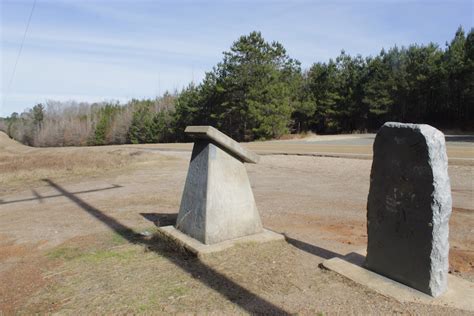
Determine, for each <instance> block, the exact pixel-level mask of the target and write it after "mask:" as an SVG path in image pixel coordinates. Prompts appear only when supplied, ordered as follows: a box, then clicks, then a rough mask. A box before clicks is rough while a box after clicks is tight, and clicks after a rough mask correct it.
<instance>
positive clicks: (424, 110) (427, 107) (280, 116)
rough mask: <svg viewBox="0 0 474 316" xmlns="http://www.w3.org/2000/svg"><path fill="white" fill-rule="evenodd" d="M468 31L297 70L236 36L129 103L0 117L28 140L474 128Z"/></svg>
mask: <svg viewBox="0 0 474 316" xmlns="http://www.w3.org/2000/svg"><path fill="white" fill-rule="evenodd" d="M473 85H474V29H471V30H470V31H469V33H468V34H467V35H466V34H465V32H464V30H463V29H462V28H459V29H458V30H457V32H456V33H455V36H454V38H453V39H452V40H451V41H450V42H449V43H446V47H445V48H440V47H438V45H436V44H433V43H430V44H428V45H417V44H414V45H410V46H408V47H400V48H399V47H397V46H395V47H392V48H390V49H388V50H385V49H382V50H381V52H380V53H379V54H378V55H377V56H375V57H372V56H370V57H366V58H363V57H362V56H360V55H357V56H350V55H349V54H347V53H345V52H344V51H342V52H341V53H340V55H339V56H337V57H336V58H335V59H330V60H329V61H328V62H318V63H315V64H313V65H312V67H311V68H310V69H308V70H305V71H303V70H302V69H301V66H300V63H299V62H298V61H297V60H295V59H292V58H290V56H288V54H287V52H286V50H285V48H284V47H283V45H282V44H280V43H278V42H267V41H265V39H264V38H263V37H262V35H261V33H259V32H252V33H250V34H249V35H247V36H241V37H240V38H239V39H238V40H237V41H236V42H234V43H233V45H232V47H231V48H230V50H229V51H227V52H224V53H223V60H222V61H221V62H220V63H218V64H217V65H216V66H215V67H214V68H213V69H212V70H211V71H209V72H207V73H206V75H205V78H204V79H203V81H202V82H201V83H199V84H197V85H196V84H194V83H192V84H190V85H189V86H188V87H186V88H185V89H183V90H182V91H180V92H175V93H173V94H170V93H165V94H164V95H163V96H161V97H158V98H156V99H154V100H151V99H148V100H132V101H130V102H128V103H126V104H119V103H114V102H103V103H95V104H88V103H75V102H69V103H61V102H53V101H51V102H48V103H47V104H46V106H44V105H42V104H38V105H36V106H35V107H33V109H31V110H27V111H25V112H24V113H22V114H20V115H19V114H17V113H13V114H12V115H11V116H10V117H8V118H6V119H3V120H2V121H0V128H2V129H3V130H5V131H6V132H7V133H8V134H9V135H10V136H11V137H12V138H15V139H17V140H19V141H21V142H23V143H25V144H29V145H34V146H66V145H103V144H123V143H153V142H173V141H181V140H184V139H185V138H184V137H185V135H184V129H185V127H186V126H188V125H212V126H215V127H216V128H218V129H220V130H221V131H223V132H224V133H226V134H228V135H229V136H231V137H233V138H235V139H237V140H239V141H251V140H255V139H272V138H278V137H280V136H282V135H283V134H287V133H300V132H309V131H312V132H316V133H320V134H324V133H347V132H361V131H376V130H377V129H378V128H379V127H380V126H381V125H382V124H383V123H384V122H386V121H399V122H411V123H427V124H431V125H433V126H435V127H438V128H441V129H457V130H471V131H472V130H473V127H474V86H473Z"/></svg>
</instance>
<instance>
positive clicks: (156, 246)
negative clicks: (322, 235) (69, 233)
mask: <svg viewBox="0 0 474 316" xmlns="http://www.w3.org/2000/svg"><path fill="white" fill-rule="evenodd" d="M43 181H44V182H45V183H47V184H48V185H50V186H51V187H52V188H54V189H56V190H57V191H58V192H59V193H60V194H58V195H55V196H64V197H67V198H68V199H69V200H71V201H72V202H74V203H75V204H76V205H78V206H79V207H81V208H82V209H83V210H84V211H86V212H87V213H88V214H89V215H91V216H93V217H94V218H96V219H97V220H99V221H101V222H102V223H104V224H105V225H106V226H107V227H109V228H110V229H112V230H113V231H115V232H116V233H118V234H119V235H121V236H122V237H123V238H125V239H126V240H127V241H128V242H130V243H133V244H139V245H143V246H145V247H146V248H147V249H148V250H150V251H153V252H156V253H158V254H159V255H160V256H163V257H165V258H167V259H168V260H169V261H170V262H172V263H173V264H175V265H176V266H177V267H178V268H180V269H182V270H183V271H185V272H186V273H188V274H190V275H191V276H192V277H193V278H195V279H197V280H199V281H200V282H202V283H203V284H204V285H206V286H208V287H209V288H211V289H213V290H214V291H216V292H218V293H220V294H221V295H223V296H224V297H226V298H227V299H228V300H229V301H231V302H233V303H234V304H237V305H238V306H240V307H241V308H242V309H244V310H245V311H247V312H249V313H250V314H271V315H290V313H289V312H287V311H286V310H284V309H283V308H281V307H279V306H277V305H275V304H273V303H272V302H269V301H268V300H266V299H264V298H262V297H260V296H258V295H257V294H255V293H253V292H251V291H249V290H247V289H245V288H244V287H242V286H241V285H239V284H237V283H236V282H234V281H232V280H231V279H229V278H228V277H226V276H225V275H223V274H222V273H220V272H218V271H216V270H215V269H213V268H211V267H209V266H208V265H206V264H205V263H203V262H202V261H201V260H199V258H196V257H194V256H189V255H186V253H183V252H181V251H175V250H173V249H172V248H171V247H170V246H169V243H168V242H167V241H166V240H165V239H163V237H160V236H159V235H157V234H155V235H154V236H152V237H151V238H150V237H147V236H143V235H141V234H137V233H135V232H134V231H133V230H132V229H131V228H130V227H128V226H126V225H124V224H122V223H121V222H119V221H118V220H116V219H115V218H113V217H111V216H109V215H107V214H105V213H103V212H102V211H101V210H99V209H98V208H96V207H94V206H92V205H91V204H89V203H87V202H86V201H84V200H83V199H81V198H79V197H77V196H76V194H80V193H85V192H93V191H94V190H90V191H80V192H69V191H67V190H66V189H65V188H63V187H62V186H60V185H59V184H57V183H55V182H54V181H53V180H51V179H43ZM115 187H119V186H115V185H114V186H113V187H111V188H115ZM106 189H108V188H105V189H99V190H106ZM99 190H95V191H99ZM51 197H53V196H51ZM140 215H142V216H143V217H144V218H145V219H147V220H149V221H151V222H153V223H154V224H155V225H156V226H167V225H174V224H175V223H176V219H177V214H170V213H140ZM285 240H286V241H287V242H288V243H289V244H291V245H293V246H294V247H296V248H298V249H301V250H303V251H306V252H308V253H310V254H313V255H316V256H319V257H321V258H324V259H330V258H334V257H338V258H342V257H343V256H341V255H340V254H338V253H335V252H332V251H330V250H327V249H324V248H320V247H317V246H315V245H311V244H308V243H306V242H303V241H300V240H297V239H294V238H291V237H288V236H287V235H285Z"/></svg>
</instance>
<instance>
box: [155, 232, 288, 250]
mask: <svg viewBox="0 0 474 316" xmlns="http://www.w3.org/2000/svg"><path fill="white" fill-rule="evenodd" d="M158 234H160V235H161V236H162V237H164V238H165V239H168V240H169V241H170V242H172V243H174V244H175V245H176V246H177V247H178V248H182V249H184V250H185V251H186V252H190V253H191V254H193V255H195V256H198V257H201V256H203V255H206V254H210V253H214V252H218V251H222V250H225V249H228V248H231V247H233V246H235V245H236V244H241V243H264V242H269V241H278V240H285V237H284V236H283V235H282V234H278V233H275V232H273V231H271V230H268V229H263V231H262V232H261V233H258V234H254V235H249V236H245V237H240V238H236V239H231V240H226V241H223V242H220V243H217V244H212V245H206V244H203V243H202V242H200V241H198V240H196V239H194V238H191V237H189V236H188V235H186V234H184V233H182V232H181V231H179V230H178V229H176V228H175V227H174V226H163V227H159V228H158Z"/></svg>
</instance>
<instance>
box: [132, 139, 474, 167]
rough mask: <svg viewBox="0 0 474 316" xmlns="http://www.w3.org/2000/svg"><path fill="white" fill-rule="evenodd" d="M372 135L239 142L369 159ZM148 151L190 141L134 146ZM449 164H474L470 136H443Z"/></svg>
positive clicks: (270, 150) (179, 147) (284, 151)
mask: <svg viewBox="0 0 474 316" xmlns="http://www.w3.org/2000/svg"><path fill="white" fill-rule="evenodd" d="M374 139H375V134H351V135H323V136H319V135H318V136H310V137H307V138H303V139H290V140H274V141H264V142H251V143H242V145H243V146H244V147H246V148H248V149H250V150H253V151H255V152H256V153H258V154H260V155H269V154H271V155H306V156H321V157H344V158H357V159H372V145H373V143H374ZM136 146H137V147H140V148H143V149H147V150H152V151H155V150H157V151H190V150H191V149H192V143H168V144H148V145H136ZM446 147H447V151H448V158H449V163H450V164H463V165H464V164H467V165H474V135H446Z"/></svg>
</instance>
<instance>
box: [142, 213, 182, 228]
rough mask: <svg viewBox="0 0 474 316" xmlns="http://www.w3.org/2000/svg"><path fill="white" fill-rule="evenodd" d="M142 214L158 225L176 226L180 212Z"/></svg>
mask: <svg viewBox="0 0 474 316" xmlns="http://www.w3.org/2000/svg"><path fill="white" fill-rule="evenodd" d="M140 215H141V216H143V217H144V218H145V219H146V220H149V221H150V222H152V223H153V224H155V226H157V227H161V226H170V225H173V226H174V225H175V224H176V220H177V219H178V213H140Z"/></svg>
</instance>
